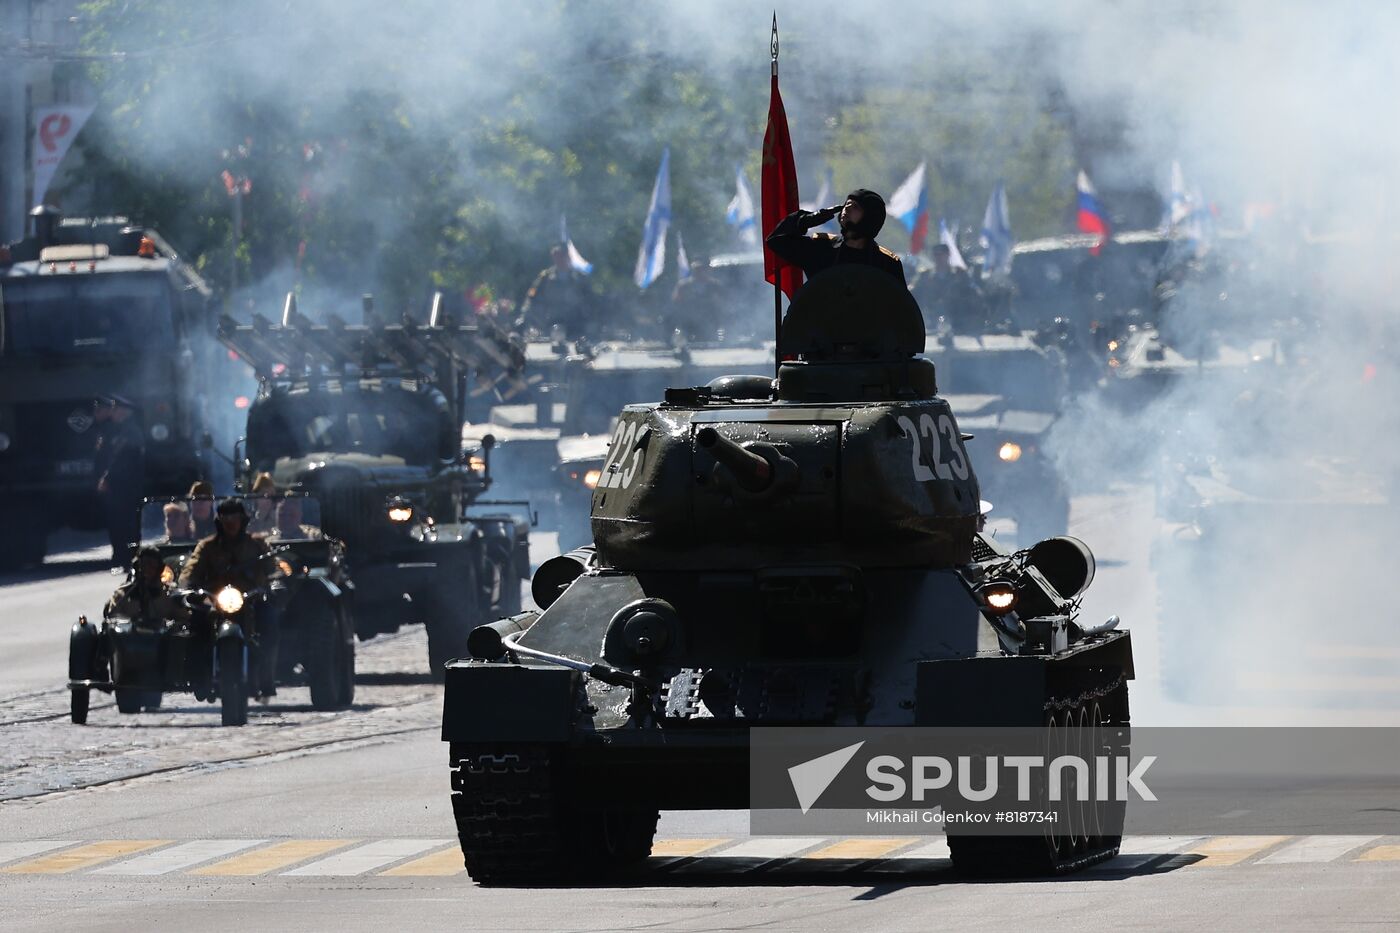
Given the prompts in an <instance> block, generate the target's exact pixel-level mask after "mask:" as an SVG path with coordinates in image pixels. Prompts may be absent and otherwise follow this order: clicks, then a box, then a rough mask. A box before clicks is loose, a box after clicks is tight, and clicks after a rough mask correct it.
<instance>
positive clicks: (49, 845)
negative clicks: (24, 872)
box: [0, 839, 78, 865]
mask: <svg viewBox="0 0 1400 933" xmlns="http://www.w3.org/2000/svg"><path fill="white" fill-rule="evenodd" d="M77 844H78V843H76V842H60V841H58V840H54V839H25V840H21V841H18V842H0V865H4V864H5V863H6V862H13V861H15V860H16V859H22V858H30V857H31V856H35V855H39V854H40V853H43V852H52V851H53V850H54V849H61V848H63V847H64V846H75V845H77Z"/></svg>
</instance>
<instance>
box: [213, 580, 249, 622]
mask: <svg viewBox="0 0 1400 933" xmlns="http://www.w3.org/2000/svg"><path fill="white" fill-rule="evenodd" d="M214 605H215V607H216V608H218V610H219V611H220V612H222V613H223V614H224V615H229V616H231V615H234V614H236V613H237V612H238V611H239V610H240V609H242V608H243V593H242V591H240V590H239V589H238V587H236V586H226V587H224V588H223V589H221V590H219V592H217V593H215V594H214Z"/></svg>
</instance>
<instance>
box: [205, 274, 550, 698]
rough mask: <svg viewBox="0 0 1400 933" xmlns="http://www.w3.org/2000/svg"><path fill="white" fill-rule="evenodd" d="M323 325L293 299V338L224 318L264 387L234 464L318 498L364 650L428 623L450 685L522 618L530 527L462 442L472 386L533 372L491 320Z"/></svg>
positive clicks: (478, 453) (249, 476)
mask: <svg viewBox="0 0 1400 933" xmlns="http://www.w3.org/2000/svg"><path fill="white" fill-rule="evenodd" d="M362 311H363V314H364V322H363V323H361V324H355V325H352V324H348V323H346V322H345V320H344V319H343V318H341V317H340V316H339V315H337V314H335V313H328V314H326V315H325V323H314V322H313V321H311V320H310V319H309V318H307V317H306V316H305V315H302V314H301V313H300V312H299V311H298V310H297V305H296V298H295V296H294V295H288V296H287V299H286V301H285V303H284V305H283V310H282V317H281V321H280V323H279V324H275V325H274V324H273V323H272V322H270V321H269V320H268V319H266V318H265V317H263V316H261V315H255V316H254V318H253V321H252V323H249V324H239V323H236V322H235V321H233V320H232V319H229V318H227V317H225V318H224V319H222V321H221V323H220V330H219V335H220V338H221V339H222V340H223V341H224V342H225V343H227V344H228V346H229V347H231V348H232V349H234V350H235V351H236V352H237V353H238V354H239V355H240V356H241V357H243V358H244V359H245V360H247V361H248V362H249V363H250V364H251V365H252V366H253V368H254V369H255V370H256V371H257V373H258V375H259V378H260V380H261V387H260V389H259V392H258V397H257V399H256V400H255V401H254V402H253V403H252V404H251V405H250V407H249V409H248V428H247V435H246V437H245V438H243V439H242V440H240V442H239V446H238V448H237V449H236V451H235V454H234V459H235V461H236V462H237V463H238V464H239V473H240V476H239V484H240V486H242V487H244V488H251V484H252V481H253V479H254V477H255V476H256V475H258V474H260V473H268V474H270V475H271V476H272V478H273V480H274V481H275V482H276V484H277V486H278V488H280V489H295V490H299V491H304V492H307V493H310V494H313V495H314V496H315V497H316V498H317V500H318V501H319V502H320V504H321V516H322V526H323V527H324V529H325V531H326V533H327V534H329V535H331V536H333V537H335V538H338V539H340V540H341V541H344V542H345V545H346V554H347V560H348V563H349V565H350V568H351V571H352V573H353V576H354V579H355V601H356V609H355V628H356V635H357V636H358V637H359V638H361V639H366V638H370V637H373V636H375V635H378V634H383V633H388V632H393V631H396V630H398V629H399V627H400V626H402V625H403V624H405V623H410V622H412V623H423V624H425V625H426V626H427V632H428V661H429V667H430V670H431V671H432V673H433V676H435V677H441V676H442V672H443V668H444V665H445V664H446V662H447V661H448V660H449V659H450V658H454V657H462V656H464V655H465V651H466V648H465V645H466V638H467V634H468V632H469V631H470V630H471V628H472V627H473V626H474V625H477V624H479V623H481V622H484V621H490V620H491V619H494V618H497V617H498V616H501V615H508V614H510V613H512V612H516V611H518V610H519V608H520V587H521V581H522V580H523V579H526V578H528V576H529V572H530V560H529V522H528V520H527V519H526V518H525V517H524V516H523V515H522V514H521V510H520V509H519V508H518V507H517V506H518V504H517V503H505V502H501V501H500V500H487V499H485V498H484V496H485V493H486V491H487V490H488V489H489V488H490V486H491V469H490V459H491V448H492V446H493V444H494V439H493V438H491V437H489V436H488V437H484V438H482V441H481V443H480V445H479V446H478V447H477V448H476V449H475V450H469V451H464V450H463V448H462V443H461V428H462V419H461V412H462V410H463V407H464V404H465V399H466V398H467V396H468V393H469V392H470V391H471V389H472V387H473V386H475V385H478V384H480V383H482V382H492V381H494V380H496V379H498V378H502V377H505V378H507V379H514V378H516V376H517V375H518V374H519V372H520V371H521V368H522V365H523V358H522V355H521V353H520V349H519V347H517V346H515V345H513V344H512V343H511V342H510V341H509V339H508V338H507V337H506V336H505V335H504V334H502V333H501V332H499V331H497V330H495V329H494V328H493V327H492V326H491V325H490V324H489V323H488V322H474V323H471V324H460V323H456V322H454V321H452V320H451V319H450V317H449V316H448V315H447V313H446V312H445V310H444V308H443V305H442V302H441V296H437V297H436V298H435V299H434V302H433V307H432V310H431V312H430V314H429V316H428V321H427V323H426V324H416V323H412V322H411V321H405V322H402V323H398V322H395V323H388V322H385V321H384V320H383V319H382V318H381V317H380V316H379V315H377V314H376V313H375V311H374V307H373V302H372V300H367V301H366V302H365V303H364V304H363V306H362Z"/></svg>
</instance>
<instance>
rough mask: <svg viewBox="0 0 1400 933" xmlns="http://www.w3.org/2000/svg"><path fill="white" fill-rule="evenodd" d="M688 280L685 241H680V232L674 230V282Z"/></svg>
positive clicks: (688, 264)
mask: <svg viewBox="0 0 1400 933" xmlns="http://www.w3.org/2000/svg"><path fill="white" fill-rule="evenodd" d="M688 278H690V257H689V256H687V255H686V254H685V240H683V239H681V232H680V230H679V229H678V230H676V281H677V282H684V281H685V280H686V279H688Z"/></svg>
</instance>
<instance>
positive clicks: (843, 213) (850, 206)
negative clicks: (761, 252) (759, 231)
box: [768, 188, 908, 286]
mask: <svg viewBox="0 0 1400 933" xmlns="http://www.w3.org/2000/svg"><path fill="white" fill-rule="evenodd" d="M833 217H839V218H840V220H839V222H840V225H841V233H840V235H839V236H838V235H835V234H830V233H817V234H814V235H812V236H808V235H807V231H808V230H811V229H812V228H813V227H820V226H821V225H822V224H824V223H826V222H827V221H829V220H831V219H832V218H833ZM884 225H885V199H884V198H882V197H880V196H879V195H878V194H876V193H875V192H873V191H868V190H866V189H865V188H857V189H856V190H855V191H852V192H851V193H850V194H848V195H846V200H845V201H844V202H843V203H841V204H838V205H836V206H834V207H828V208H825V209H823V210H820V211H793V212H792V213H791V214H789V215H787V216H786V217H784V218H783V219H782V221H781V222H780V223H779V224H778V225H777V226H776V227H774V228H773V232H772V233H770V234H769V235H768V248H769V249H771V250H772V251H773V252H775V253H777V254H778V255H779V256H781V257H782V258H783V259H786V260H787V261H788V262H791V263H795V264H796V265H799V266H801V267H802V271H803V272H805V273H806V274H807V275H808V276H809V277H811V276H814V275H816V274H817V273H818V272H822V271H824V270H826V269H830V268H831V267H832V266H836V265H841V264H842V263H857V264H860V265H866V266H873V267H875V268H876V269H880V270H882V271H884V272H888V273H889V274H890V275H892V276H894V277H895V278H897V279H899V281H900V284H903V285H906V286H907V285H908V282H906V281H905V278H904V264H903V263H901V262H900V261H899V257H898V256H896V255H895V254H894V253H892V252H890V251H889V250H887V249H885V248H884V247H883V246H881V245H880V244H879V243H877V242H875V235H876V234H877V233H879V232H880V228H881V227H883V226H884Z"/></svg>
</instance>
